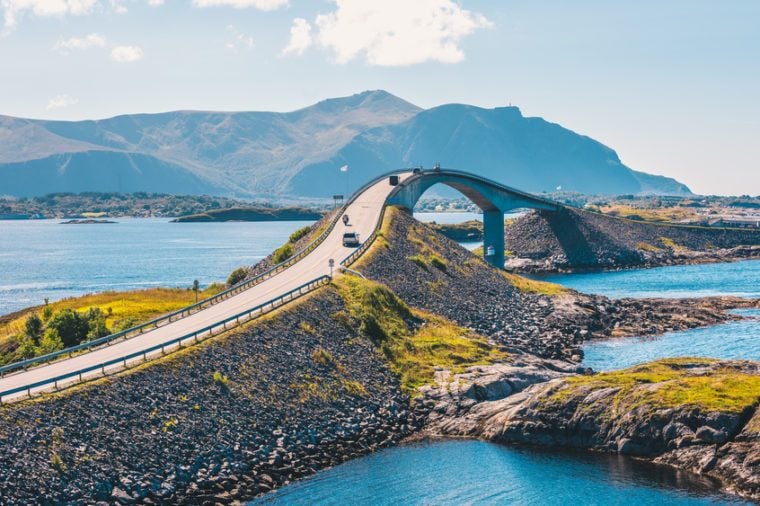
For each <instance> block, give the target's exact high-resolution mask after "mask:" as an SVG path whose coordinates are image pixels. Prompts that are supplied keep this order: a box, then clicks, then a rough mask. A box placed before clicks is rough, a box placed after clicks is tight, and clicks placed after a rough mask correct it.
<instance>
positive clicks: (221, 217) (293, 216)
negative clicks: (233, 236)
mask: <svg viewBox="0 0 760 506" xmlns="http://www.w3.org/2000/svg"><path fill="white" fill-rule="evenodd" d="M321 218H322V213H321V212H319V211H317V210H314V209H307V208H304V207H281V208H271V207H233V208H231V209H213V210H210V211H206V212H203V213H197V214H190V215H187V216H180V217H179V218H175V219H173V220H172V221H171V223H210V222H212V223H219V222H224V221H314V220H319V219H321Z"/></svg>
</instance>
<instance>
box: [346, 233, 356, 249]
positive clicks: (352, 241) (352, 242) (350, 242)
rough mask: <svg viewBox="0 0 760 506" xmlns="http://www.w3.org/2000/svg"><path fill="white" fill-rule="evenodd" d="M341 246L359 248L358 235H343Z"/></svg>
mask: <svg viewBox="0 0 760 506" xmlns="http://www.w3.org/2000/svg"><path fill="white" fill-rule="evenodd" d="M343 246H346V247H347V248H357V247H359V233H358V232H346V233H345V234H343Z"/></svg>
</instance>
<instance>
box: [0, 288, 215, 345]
mask: <svg viewBox="0 0 760 506" xmlns="http://www.w3.org/2000/svg"><path fill="white" fill-rule="evenodd" d="M222 288H223V287H222V286H221V285H217V284H214V285H210V286H209V287H208V288H206V289H205V290H203V291H200V292H198V298H199V300H201V299H204V298H207V297H211V296H212V295H214V294H216V293H219V292H220V291H221V290H222ZM193 303H195V293H194V292H193V291H192V290H188V289H183V288H150V289H147V290H132V291H127V292H103V293H95V294H89V295H83V296H81V297H72V298H69V299H63V300H61V301H58V302H51V303H50V304H49V306H50V308H51V309H52V311H53V312H54V313H56V312H58V311H60V310H62V309H73V310H75V311H87V310H88V309H89V308H99V309H100V310H101V311H102V312H103V313H104V314H105V315H106V316H107V317H106V324H107V325H108V327H109V328H110V329H121V328H125V327H130V326H132V325H136V324H139V323H141V322H145V321H148V320H152V319H153V318H157V317H159V316H161V315H162V314H166V313H171V312H172V311H176V310H178V309H181V308H183V307H185V306H189V305H190V304H193ZM32 312H37V313H38V314H40V315H41V313H42V308H34V309H29V310H25V311H21V312H19V313H18V314H17V316H16V317H15V318H13V319H12V320H10V321H8V322H5V323H3V324H0V341H3V340H5V339H7V338H9V337H11V336H14V335H17V334H20V333H23V332H24V322H25V321H26V319H27V318H28V317H29V315H30V314H31V313H32Z"/></svg>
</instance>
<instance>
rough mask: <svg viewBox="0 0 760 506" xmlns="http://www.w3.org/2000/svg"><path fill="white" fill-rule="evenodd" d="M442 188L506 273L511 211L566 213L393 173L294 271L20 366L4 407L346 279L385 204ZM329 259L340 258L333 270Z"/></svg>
mask: <svg viewBox="0 0 760 506" xmlns="http://www.w3.org/2000/svg"><path fill="white" fill-rule="evenodd" d="M439 183H440V184H445V185H448V186H451V187H453V188H456V189H458V190H460V191H462V192H463V193H464V194H465V195H466V196H468V197H469V198H470V199H472V200H473V202H475V203H476V204H477V205H478V206H479V207H480V208H481V209H482V210H483V213H484V219H485V225H486V226H485V228H486V233H485V237H486V244H488V245H489V247H487V248H486V251H487V252H486V253H485V259H486V260H487V261H489V263H491V264H493V265H497V266H499V267H503V265H504V233H503V230H504V226H503V223H504V219H503V213H504V212H505V211H507V210H509V209H513V208H516V207H530V208H535V209H543V210H544V211H547V212H554V211H557V210H558V209H559V208H560V205H559V204H557V203H555V202H551V201H548V200H545V199H541V198H539V197H536V196H533V195H530V194H528V193H524V192H521V191H519V190H516V189H514V188H510V187H507V186H504V185H501V184H499V183H496V182H494V181H490V180H488V179H485V178H482V177H479V176H476V175H474V174H470V173H466V172H459V171H454V170H448V169H440V168H439V167H436V168H435V169H434V170H430V171H422V170H421V169H414V170H407V171H397V172H394V173H389V174H386V175H384V176H381V177H379V178H378V179H375V180H374V181H371V182H370V183H368V184H367V185H365V186H364V187H362V188H361V189H360V190H358V191H357V193H356V194H355V195H354V196H353V197H352V198H351V199H350V200H349V201H348V203H347V205H346V206H345V207H344V208H343V209H342V210H341V215H339V216H337V217H336V218H335V219H336V221H335V222H334V223H336V225H335V226H334V227H333V228H332V229H328V230H329V233H327V235H326V237H324V236H321V237H323V238H322V240H321V242H320V243H319V244H318V245H317V246H316V247H314V248H313V249H309V248H307V249H306V250H304V253H303V255H302V256H301V255H297V256H296V257H295V258H293V260H292V262H293V263H292V265H289V266H287V268H282V269H279V270H276V271H274V272H272V273H270V274H269V277H262V278H261V281H260V282H257V283H252V286H250V287H248V288H245V289H242V288H241V290H240V291H238V293H236V294H235V295H230V294H227V295H230V296H229V297H228V298H226V299H225V298H221V300H219V302H216V303H215V304H213V305H209V306H207V307H205V308H201V309H200V310H198V311H197V312H194V313H193V312H191V311H189V310H188V311H187V316H185V315H184V312H183V313H182V314H180V318H179V319H176V320H174V321H172V319H171V318H169V319H168V321H167V323H163V324H161V325H160V326H156V328H151V329H149V330H148V329H139V330H140V332H141V333H139V334H137V335H135V336H134V337H130V338H126V339H120V340H117V339H111V338H104V339H105V340H106V342H107V343H108V344H107V345H103V346H101V345H100V343H99V342H98V343H95V344H97V346H95V345H92V346H90V347H88V348H87V351H86V352H84V353H81V351H82V350H81V349H80V348H82V347H81V346H80V347H76V354H73V355H71V356H68V357H66V358H59V359H57V360H55V361H52V362H48V363H46V364H45V365H38V366H36V367H34V368H31V369H27V368H26V367H29V366H30V365H36V364H37V363H39V362H41V361H37V360H36V361H35V363H34V364H29V363H28V362H32V361H26V362H23V363H19V364H16V370H20V372H16V373H14V374H9V375H7V376H5V377H0V401H2V402H5V401H10V400H15V399H19V398H23V397H24V396H27V395H29V396H31V395H32V394H34V393H39V392H42V391H45V390H50V389H59V388H61V387H64V386H68V385H71V384H73V383H76V382H80V381H84V380H87V379H91V378H94V377H99V376H101V375H105V374H107V373H109V372H115V371H117V370H119V369H123V368H126V367H129V366H130V365H135V364H137V363H140V362H143V361H147V360H150V359H152V358H155V357H158V356H161V355H163V354H164V353H165V352H166V351H167V350H171V349H174V348H176V347H181V346H182V345H189V344H192V343H193V342H197V341H198V340H200V339H205V338H207V337H210V336H212V335H215V334H216V333H219V332H223V331H226V330H228V327H227V325H228V323H229V325H237V324H240V323H241V322H244V321H247V320H248V319H250V318H253V317H256V316H259V315H261V314H263V313H264V312H266V310H268V309H274V308H275V307H276V306H279V305H282V304H284V303H286V302H289V301H290V300H293V299H295V298H297V297H298V296H300V295H302V294H303V293H306V292H308V291H311V290H313V289H315V288H316V287H317V286H320V285H321V284H324V283H326V282H327V281H328V280H329V279H330V276H332V275H333V274H335V275H339V274H340V271H339V270H338V269H339V268H340V262H341V261H343V260H344V259H346V260H347V261H350V260H354V259H356V258H358V256H360V255H361V254H363V252H364V251H365V246H367V245H369V242H370V241H369V239H370V238H371V237H372V234H373V232H374V231H375V230H376V229H377V227H378V226H379V224H380V221H381V219H382V215H383V209H384V208H385V206H386V205H399V206H402V207H406V208H407V209H408V210H410V211H411V210H412V209H413V207H414V204H415V203H416V202H417V200H418V199H419V198H420V196H421V195H422V194H423V193H424V192H425V191H426V190H427V189H428V188H430V187H431V186H433V185H435V184H439ZM345 215H348V216H349V222H348V224H344V223H343V222H342V220H339V219H338V218H341V217H342V216H345ZM347 231H350V232H357V233H358V234H359V239H360V241H365V244H364V246H363V247H360V248H358V250H357V249H354V248H348V247H345V246H343V234H344V233H345V232H347ZM489 241H490V242H489ZM349 255H350V259H349V258H348V257H349ZM330 260H333V265H332V266H331V265H330ZM286 265H287V264H286ZM114 337H116V336H114ZM65 352H66V351H65V350H64V353H58V354H54V355H56V358H58V355H62V356H65ZM42 358H44V357H42ZM21 366H23V367H24V369H21ZM10 367H11V368H13V367H14V366H13V365H11V366H10ZM3 369H6V368H3Z"/></svg>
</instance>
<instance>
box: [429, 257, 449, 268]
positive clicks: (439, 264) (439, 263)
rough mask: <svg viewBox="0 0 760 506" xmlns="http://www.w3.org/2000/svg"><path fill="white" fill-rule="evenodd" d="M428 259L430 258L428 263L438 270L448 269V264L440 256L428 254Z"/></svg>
mask: <svg viewBox="0 0 760 506" xmlns="http://www.w3.org/2000/svg"><path fill="white" fill-rule="evenodd" d="M428 259H429V260H430V265H432V266H433V267H435V268H436V269H438V270H439V271H443V272H446V271H448V270H449V265H448V264H447V263H446V261H445V260H443V259H442V258H440V257H438V256H436V255H430V256H429V257H428Z"/></svg>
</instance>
